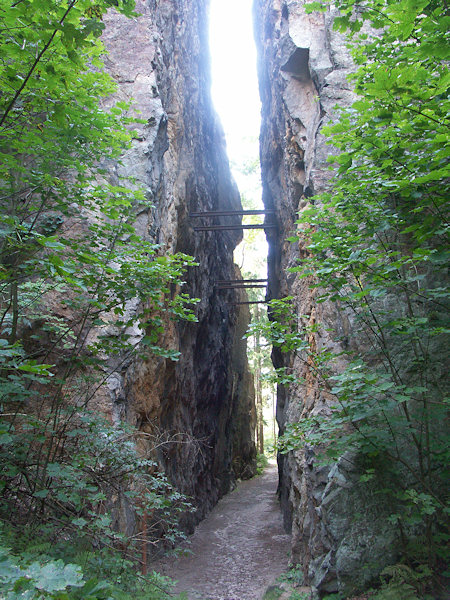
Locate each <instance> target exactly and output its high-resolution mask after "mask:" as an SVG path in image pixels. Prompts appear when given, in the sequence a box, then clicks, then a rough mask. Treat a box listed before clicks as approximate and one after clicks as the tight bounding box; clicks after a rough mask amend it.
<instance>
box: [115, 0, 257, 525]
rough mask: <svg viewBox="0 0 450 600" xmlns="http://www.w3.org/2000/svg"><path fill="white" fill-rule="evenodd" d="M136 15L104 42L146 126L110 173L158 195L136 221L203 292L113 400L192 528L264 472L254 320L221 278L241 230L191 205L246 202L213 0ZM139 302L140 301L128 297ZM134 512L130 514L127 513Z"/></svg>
mask: <svg viewBox="0 0 450 600" xmlns="http://www.w3.org/2000/svg"><path fill="white" fill-rule="evenodd" d="M136 5H137V6H136V9H137V12H138V13H140V16H139V17H136V18H133V19H126V18H123V17H121V16H118V15H117V14H114V13H111V15H110V16H109V18H108V20H107V23H106V29H105V33H104V36H103V41H104V43H105V45H106V48H107V50H108V52H109V56H108V57H107V60H106V65H107V68H108V71H109V72H110V73H111V74H112V75H113V77H114V78H115V79H116V81H117V83H118V92H117V95H116V97H117V98H119V99H121V100H129V99H130V98H133V99H134V107H135V110H136V109H137V110H138V111H140V114H139V117H140V118H141V119H145V120H146V123H145V124H143V125H138V128H137V129H138V135H137V138H136V139H135V141H134V143H133V146H132V148H130V150H129V151H128V152H127V153H126V155H125V156H124V157H123V160H122V164H120V165H115V166H114V172H113V173H111V174H110V175H111V176H113V177H114V176H117V177H120V176H122V175H125V176H130V175H131V176H133V177H135V179H136V184H137V185H140V186H141V187H143V188H144V189H145V190H146V193H147V196H148V198H149V199H150V200H151V201H152V206H153V207H152V208H151V210H148V209H143V210H142V211H141V212H140V213H139V214H137V216H136V229H137V230H138V231H139V233H140V234H141V235H144V236H145V237H146V238H147V239H150V240H151V241H154V242H155V243H157V244H161V245H162V251H163V252H168V253H172V252H183V253H186V254H190V255H192V256H194V257H195V259H196V260H197V261H198V263H199V266H198V267H196V268H190V269H189V272H188V274H187V285H186V286H185V288H184V290H183V291H184V292H187V293H189V294H190V295H191V296H193V297H196V298H199V300H200V301H199V303H198V304H197V306H196V316H197V319H198V322H197V323H190V322H178V323H167V325H166V329H165V333H164V339H163V340H162V343H163V344H164V345H165V346H166V347H167V348H170V349H174V350H176V351H179V352H181V358H180V360H179V361H178V362H172V361H170V360H167V359H164V358H149V359H148V360H146V361H143V360H138V361H134V362H132V363H131V364H126V365H124V368H122V369H121V371H120V372H118V373H117V374H116V375H115V376H114V377H112V378H110V380H109V389H108V394H107V398H105V399H104V403H105V405H106V404H108V402H109V406H110V412H111V415H112V418H115V419H119V418H125V419H127V420H128V421H130V422H131V423H133V424H134V425H136V426H137V428H138V429H139V430H140V431H142V432H145V433H148V434H149V436H150V437H149V439H153V440H155V439H156V438H158V440H159V442H160V443H158V445H159V449H158V451H157V453H158V461H159V463H160V465H161V466H162V468H164V470H165V472H166V473H167V475H168V477H169V479H170V481H171V482H172V483H173V484H174V485H175V486H176V487H177V488H178V489H179V490H180V491H181V492H183V493H185V494H187V495H188V496H189V497H190V498H191V499H192V501H193V503H194V505H195V507H196V512H195V514H194V515H190V516H187V517H186V519H185V523H184V524H185V526H186V527H187V528H188V529H189V528H192V525H193V524H195V523H196V522H198V521H199V520H200V519H201V518H202V517H203V516H204V515H205V514H206V512H207V511H209V510H210V509H211V507H212V506H213V505H214V504H215V503H216V502H217V500H218V499H219V497H220V496H221V495H223V494H224V493H226V492H227V491H228V490H229V489H230V487H231V486H232V485H233V482H234V480H235V478H236V477H245V476H247V477H248V476H251V475H253V474H254V473H255V456H256V453H255V447H254V441H253V428H254V424H253V419H254V398H253V387H252V381H251V377H250V375H249V372H248V365H247V359H246V353H245V342H243V341H242V340H241V338H242V335H243V331H244V330H245V328H246V326H247V322H248V319H249V315H248V312H242V311H240V310H239V307H237V306H233V305H232V303H233V302H235V301H236V300H237V293H234V292H233V291H232V290H231V291H218V290H217V289H216V288H215V285H214V283H215V281H216V280H218V279H234V278H236V276H237V274H236V271H235V266H234V264H233V250H234V248H235V246H236V244H237V243H238V242H239V240H240V236H241V233H240V232H205V233H203V232H201V233H199V232H194V230H193V225H194V221H193V220H192V219H190V218H189V213H190V212H193V211H204V210H219V209H227V210H231V209H238V208H241V203H240V197H239V192H238V190H237V188H236V185H235V183H234V181H233V180H232V178H231V175H230V171H229V166H228V159H227V157H226V153H225V143H224V136H223V132H222V129H221V126H220V123H219V122H218V119H217V116H216V114H215V112H214V110H213V107H212V103H211V98H210V91H209V88H210V74H209V59H208V39H207V25H208V20H207V2H206V0H158V1H156V0H150V1H148V2H146V1H142V0H138V1H137V2H136ZM130 310H133V307H130ZM130 518H131V519H132V517H130Z"/></svg>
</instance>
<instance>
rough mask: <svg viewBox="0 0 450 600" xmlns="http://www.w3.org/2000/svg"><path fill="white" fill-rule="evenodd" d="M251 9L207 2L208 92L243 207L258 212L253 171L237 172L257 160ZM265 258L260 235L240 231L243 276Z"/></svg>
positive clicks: (231, 1) (246, 3)
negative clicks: (208, 43)
mask: <svg viewBox="0 0 450 600" xmlns="http://www.w3.org/2000/svg"><path fill="white" fill-rule="evenodd" d="M252 4H253V0H211V5H210V28H209V32H210V35H209V37H210V52H211V73H212V89H211V92H212V98H213V102H214V106H215V108H216V111H217V113H218V114H219V117H220V120H221V122H222V125H223V128H224V132H225V138H226V143H227V153H228V157H229V159H230V163H231V170H232V172H233V176H234V178H235V179H236V182H237V184H238V186H239V190H240V191H241V194H242V195H243V196H245V198H246V201H245V202H246V204H247V205H251V207H252V208H260V207H261V208H262V199H261V182H260V174H259V170H258V172H257V173H254V174H253V175H248V174H247V175H245V174H243V173H242V167H244V166H245V164H246V163H247V164H248V163H251V162H254V161H255V160H256V159H257V158H258V156H259V130H260V125H261V123H260V121H261V114H260V113H261V104H260V100H259V90H258V77H257V66H256V46H255V41H254V38H253V17H252ZM239 166H240V167H241V169H239V168H238V167H239ZM248 207H249V206H247V208H248ZM259 221H260V222H262V219H259ZM255 236H256V237H255ZM256 240H257V243H255V242H256ZM266 257H267V243H266V239H265V235H264V233H263V231H262V230H259V231H258V232H255V231H248V230H247V231H245V232H244V241H243V242H242V243H241V244H240V245H239V246H238V248H237V249H236V251H235V261H236V263H237V264H238V265H239V266H240V267H241V268H243V270H244V271H246V272H247V273H252V274H253V275H255V276H261V277H265V276H266V271H267V265H266Z"/></svg>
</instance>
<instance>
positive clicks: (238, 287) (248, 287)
mask: <svg viewBox="0 0 450 600" xmlns="http://www.w3.org/2000/svg"><path fill="white" fill-rule="evenodd" d="M265 287H266V286H265V285H218V286H217V289H218V290H251V289H253V288H265Z"/></svg>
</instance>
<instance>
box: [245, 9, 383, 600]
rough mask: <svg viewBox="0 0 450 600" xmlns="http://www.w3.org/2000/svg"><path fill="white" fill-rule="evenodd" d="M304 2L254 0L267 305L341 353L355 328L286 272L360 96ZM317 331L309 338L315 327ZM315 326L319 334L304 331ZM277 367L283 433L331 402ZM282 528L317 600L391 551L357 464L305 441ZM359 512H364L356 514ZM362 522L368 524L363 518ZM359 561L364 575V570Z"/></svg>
mask: <svg viewBox="0 0 450 600" xmlns="http://www.w3.org/2000/svg"><path fill="white" fill-rule="evenodd" d="M305 4H307V2H306V1H305V0H256V3H255V18H256V38H257V44H258V50H259V77H260V93H261V99H262V106H263V107H262V114H263V121H262V132H261V167H262V179H263V199H264V204H265V206H266V208H267V209H275V211H276V220H277V226H278V228H277V230H272V231H274V232H273V233H271V232H270V233H269V245H270V250H269V298H270V299H271V298H281V297H285V296H293V297H294V309H295V314H296V318H297V329H298V331H300V332H305V333H304V335H306V336H309V343H310V344H311V345H312V347H313V348H316V349H317V350H320V349H321V348H330V349H332V350H336V351H339V350H340V349H341V348H339V346H338V345H337V344H336V342H334V341H333V340H332V339H331V337H329V334H328V333H327V330H328V331H331V330H333V331H334V332H337V336H336V337H340V338H341V339H342V340H345V339H347V340H348V336H349V333H351V322H350V320H349V318H348V316H347V315H346V314H345V312H342V311H338V310H337V309H336V306H334V305H330V304H329V303H317V302H316V301H315V297H316V294H317V290H313V289H310V287H309V286H310V284H311V281H310V280H308V279H299V278H298V277H297V276H296V274H295V273H289V272H288V271H287V270H288V269H289V267H296V266H298V265H299V264H300V263H301V260H302V258H305V256H306V252H307V251H306V250H305V248H304V247H303V246H302V243H301V242H300V243H295V244H294V243H291V242H288V241H286V238H288V237H289V236H290V235H292V233H293V232H295V230H296V225H295V220H296V218H297V215H298V214H299V213H301V211H302V210H304V209H305V208H307V207H308V206H309V205H310V202H311V200H310V198H311V197H312V196H313V194H317V193H320V192H323V191H326V190H327V188H328V187H329V184H330V179H331V177H332V176H333V174H332V172H330V171H329V170H328V168H327V164H326V159H327V156H328V155H329V154H330V153H331V152H333V149H332V147H330V146H327V145H326V141H327V140H326V138H325V136H324V135H323V134H322V133H321V131H322V127H323V125H326V124H327V123H328V122H329V121H330V120H334V119H336V114H335V111H334V110H333V109H334V107H335V106H336V105H339V106H343V107H345V106H349V105H350V104H351V103H352V102H353V101H354V99H355V96H354V93H353V92H352V90H351V87H350V84H349V83H348V81H347V75H348V74H349V73H350V72H351V71H352V69H353V64H352V60H351V57H350V55H349V53H348V50H347V48H346V44H345V40H344V38H343V37H342V36H341V35H340V34H338V33H336V32H335V31H333V29H332V24H333V19H334V17H335V13H334V11H333V9H328V11H327V12H326V13H317V12H315V13H312V14H310V15H308V14H306V12H305V8H304V6H305ZM315 324H320V325H321V327H320V332H316V333H314V327H313V326H314V325H315ZM307 331H310V332H311V331H313V333H306V332H307ZM273 360H274V363H275V366H276V367H287V368H288V369H289V370H290V372H293V373H294V374H295V375H296V377H297V381H298V383H296V384H293V385H291V386H290V387H289V388H284V387H279V390H278V410H277V419H278V423H279V426H280V432H281V433H283V432H284V430H285V428H286V425H288V424H289V423H294V422H298V421H300V420H301V419H302V418H304V417H310V416H314V415H318V414H321V415H327V414H330V410H331V405H332V402H331V398H330V397H329V395H328V394H327V392H326V390H324V389H321V386H320V383H319V381H318V379H317V376H316V374H315V372H314V369H313V368H312V365H311V364H309V363H308V361H307V360H303V359H302V357H300V356H294V355H286V354H282V353H281V352H279V351H277V350H275V351H274V353H273ZM279 468H280V486H279V493H280V496H281V501H282V507H283V513H284V518H285V525H286V527H288V528H292V534H293V535H292V554H293V560H294V561H296V562H300V563H302V565H303V569H304V573H305V577H306V580H307V581H308V583H310V584H312V585H313V586H315V587H316V588H318V590H319V592H320V594H321V595H323V594H324V593H330V592H335V591H338V590H339V591H348V590H352V589H357V588H361V587H363V586H364V585H365V584H366V583H367V582H368V581H370V579H371V577H372V576H373V575H374V574H376V573H378V572H379V570H381V568H382V566H383V565H384V564H386V563H385V562H384V561H388V560H389V559H390V558H392V557H391V553H393V546H392V545H391V543H392V541H393V538H392V535H391V533H390V532H389V531H381V530H380V529H379V527H380V525H379V523H380V519H379V518H377V516H379V514H378V513H379V511H382V510H383V508H382V507H381V506H380V505H379V504H377V503H378V502H379V500H374V498H371V497H370V496H369V495H368V493H367V492H365V493H364V492H363V491H361V490H360V489H359V487H358V485H357V482H358V479H359V474H358V471H357V468H356V466H355V464H354V460H353V457H349V456H347V457H343V458H342V460H340V461H338V462H337V463H336V464H335V465H334V466H332V467H324V466H320V465H319V464H318V461H317V452H316V450H315V449H314V448H312V447H310V446H308V445H305V446H304V447H303V448H302V449H301V450H297V451H291V452H289V453H288V454H286V455H280V456H279ZM358 515H359V516H358ZM361 515H363V518H360V517H361ZM363 566H364V568H362V567H363Z"/></svg>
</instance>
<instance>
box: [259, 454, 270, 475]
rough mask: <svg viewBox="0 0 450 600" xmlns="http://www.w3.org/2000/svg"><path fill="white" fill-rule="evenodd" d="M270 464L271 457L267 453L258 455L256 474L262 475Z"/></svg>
mask: <svg viewBox="0 0 450 600" xmlns="http://www.w3.org/2000/svg"><path fill="white" fill-rule="evenodd" d="M268 464H269V459H268V458H267V456H266V455H265V454H257V455H256V474H257V475H262V474H263V473H264V470H265V469H266V467H267V466H268Z"/></svg>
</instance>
